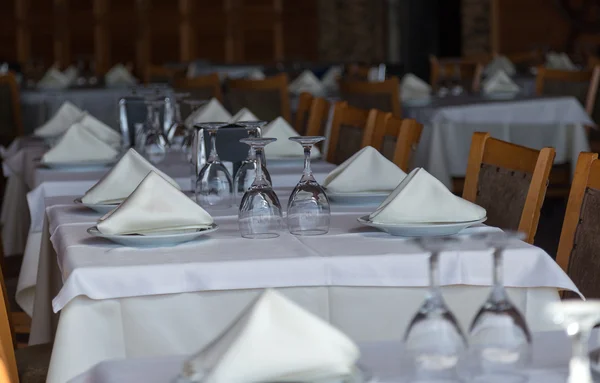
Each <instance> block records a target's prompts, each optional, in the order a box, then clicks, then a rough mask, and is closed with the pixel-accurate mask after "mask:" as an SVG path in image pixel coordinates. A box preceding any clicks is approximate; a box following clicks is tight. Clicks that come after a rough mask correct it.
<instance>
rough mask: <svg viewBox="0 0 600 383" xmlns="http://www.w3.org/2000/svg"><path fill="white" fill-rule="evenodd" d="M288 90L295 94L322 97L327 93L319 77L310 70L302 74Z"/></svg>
mask: <svg viewBox="0 0 600 383" xmlns="http://www.w3.org/2000/svg"><path fill="white" fill-rule="evenodd" d="M288 89H289V91H290V92H291V93H295V94H300V93H302V92H308V93H312V94H315V95H321V94H323V93H324V92H325V87H324V86H323V84H321V82H320V81H319V79H318V78H317V76H315V75H314V73H313V72H311V71H310V70H308V69H307V70H305V71H303V72H302V73H300V75H299V76H298V77H297V78H296V79H295V80H294V81H292V83H291V84H290V85H289V86H288Z"/></svg>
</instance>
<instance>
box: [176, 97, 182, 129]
mask: <svg viewBox="0 0 600 383" xmlns="http://www.w3.org/2000/svg"><path fill="white" fill-rule="evenodd" d="M175 122H176V123H178V124H180V123H181V107H180V106H179V102H177V101H176V102H175Z"/></svg>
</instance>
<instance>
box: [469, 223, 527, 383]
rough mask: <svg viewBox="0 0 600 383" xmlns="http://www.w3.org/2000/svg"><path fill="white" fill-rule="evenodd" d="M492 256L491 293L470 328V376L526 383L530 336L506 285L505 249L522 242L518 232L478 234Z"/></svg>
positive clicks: (476, 380)
mask: <svg viewBox="0 0 600 383" xmlns="http://www.w3.org/2000/svg"><path fill="white" fill-rule="evenodd" d="M471 238H472V239H475V240H482V241H483V242H484V243H485V244H486V245H487V246H489V247H491V248H493V249H494V252H493V274H492V276H493V286H492V291H491V293H490V295H489V297H488V299H487V300H486V301H485V303H484V304H483V306H482V307H481V309H480V310H479V312H478V313H477V315H476V316H475V319H473V322H472V324H471V328H470V334H469V353H468V355H469V358H468V361H469V362H468V364H469V366H468V368H467V374H468V375H469V376H470V378H471V380H472V381H474V382H492V383H493V382H507V383H516V382H523V381H526V380H527V376H526V374H525V371H524V370H525V368H527V366H528V365H529V363H530V361H531V333H530V332H529V328H528V327H527V323H526V322H525V318H524V317H523V315H521V313H520V312H519V310H517V308H516V307H515V306H514V305H513V304H512V302H511V301H510V298H509V297H508V295H507V293H506V289H505V288H504V285H503V262H502V261H503V259H502V254H503V252H504V249H506V247H507V246H508V245H509V244H510V243H511V242H512V241H516V240H518V239H523V238H524V235H523V234H522V233H518V232H497V233H484V234H475V235H473V236H471Z"/></svg>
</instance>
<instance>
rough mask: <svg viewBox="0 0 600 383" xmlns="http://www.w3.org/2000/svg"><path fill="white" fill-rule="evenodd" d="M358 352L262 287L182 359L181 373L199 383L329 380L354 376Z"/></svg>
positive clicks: (324, 324)
mask: <svg viewBox="0 0 600 383" xmlns="http://www.w3.org/2000/svg"><path fill="white" fill-rule="evenodd" d="M359 356H360V352H359V350H358V348H357V347H356V345H355V344H354V343H353V342H352V341H351V340H350V339H349V338H348V337H347V336H346V335H344V334H343V333H342V332H340V331H339V330H338V329H336V328H334V327H333V326H331V325H330V324H329V323H327V322H325V321H323V320H322V319H320V318H318V317H316V316H315V315H314V314H312V313H310V312H308V311H306V310H305V309H303V308H301V307H300V306H298V305H296V304H295V303H293V302H291V301H290V300H288V299H287V298H285V297H284V296H283V295H281V294H280V293H278V292H276V291H274V290H266V291H265V292H264V293H263V294H262V295H261V296H260V297H259V298H258V300H256V301H255V302H254V303H253V304H252V305H251V306H250V307H249V308H248V309H246V310H244V311H243V312H242V314H241V315H240V316H239V317H238V318H237V319H236V320H235V321H234V322H233V324H232V325H231V326H230V327H229V328H228V329H227V330H225V331H224V332H223V333H221V335H220V336H218V337H217V338H216V339H215V340H214V341H212V342H211V343H210V344H209V345H208V346H206V348H204V349H203V350H202V351H200V352H199V353H198V354H196V355H194V356H193V357H192V358H191V359H190V360H188V361H187V362H185V364H184V371H183V373H182V377H183V378H186V379H187V380H188V381H193V382H200V381H201V382H203V383H257V382H317V381H327V380H329V379H335V378H339V377H344V376H348V375H350V374H352V372H353V370H354V365H355V363H356V361H357V360H358V357H359Z"/></svg>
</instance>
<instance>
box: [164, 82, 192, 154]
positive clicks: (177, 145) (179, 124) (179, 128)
mask: <svg viewBox="0 0 600 383" xmlns="http://www.w3.org/2000/svg"><path fill="white" fill-rule="evenodd" d="M189 96H190V94H189V93H173V123H172V124H171V126H170V127H169V131H168V133H167V138H168V139H169V143H170V144H171V146H172V147H173V149H175V150H181V151H183V150H184V149H186V148H184V147H183V145H182V143H183V140H184V138H185V136H186V135H187V134H188V131H189V129H188V128H187V127H186V126H185V125H184V124H183V119H182V118H181V101H182V100H183V99H184V98H186V97H189ZM187 149H189V147H188V148H187Z"/></svg>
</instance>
